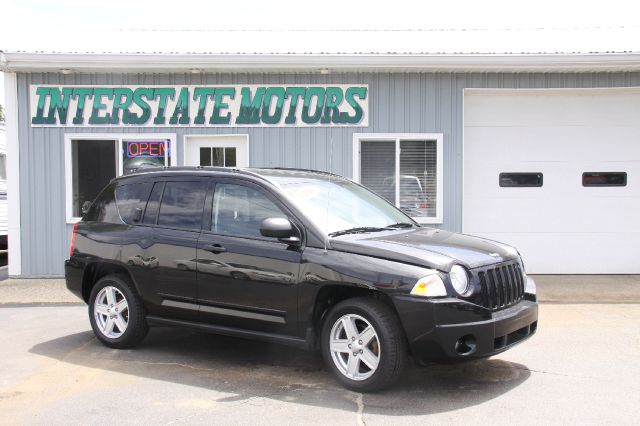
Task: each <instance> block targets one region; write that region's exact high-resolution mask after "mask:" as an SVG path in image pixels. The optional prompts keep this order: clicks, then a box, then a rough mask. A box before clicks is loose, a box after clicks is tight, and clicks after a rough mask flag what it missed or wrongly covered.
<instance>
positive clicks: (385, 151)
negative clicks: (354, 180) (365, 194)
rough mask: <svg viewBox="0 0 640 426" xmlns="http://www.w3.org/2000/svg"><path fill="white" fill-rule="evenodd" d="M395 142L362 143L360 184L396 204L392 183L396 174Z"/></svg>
mask: <svg viewBox="0 0 640 426" xmlns="http://www.w3.org/2000/svg"><path fill="white" fill-rule="evenodd" d="M395 163H396V142H395V141H362V144H361V145H360V183H361V184H363V185H364V186H366V187H367V188H369V189H370V190H372V191H373V192H375V193H376V194H378V195H379V196H381V197H382V198H385V199H386V200H387V201H389V202H390V203H391V204H396V189H395V185H394V183H393V179H394V176H395V174H396V164H395Z"/></svg>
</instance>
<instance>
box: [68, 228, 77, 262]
mask: <svg viewBox="0 0 640 426" xmlns="http://www.w3.org/2000/svg"><path fill="white" fill-rule="evenodd" d="M77 230H78V224H77V223H75V224H74V225H73V234H71V247H69V258H72V257H73V250H74V249H75V245H76V231H77Z"/></svg>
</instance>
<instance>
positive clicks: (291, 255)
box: [197, 179, 301, 335]
mask: <svg viewBox="0 0 640 426" xmlns="http://www.w3.org/2000/svg"><path fill="white" fill-rule="evenodd" d="M212 186H213V187H212V188H211V189H210V192H209V193H208V195H207V201H206V206H207V207H206V209H205V211H206V213H205V221H204V229H203V232H202V234H201V236H200V240H199V242H198V257H197V264H198V298H199V302H200V305H201V306H200V317H201V319H202V320H203V321H206V322H211V323H215V324H220V325H226V326H231V327H239V328H244V329H252V330H258V331H265V332H274V333H282V334H289V335H294V334H296V332H297V329H296V328H297V320H298V318H297V315H298V312H297V305H298V303H297V285H298V274H299V269H300V259H301V247H300V246H294V245H289V244H286V243H284V242H281V241H279V240H278V239H276V238H267V237H263V236H262V235H261V234H260V224H261V222H262V221H263V220H264V219H266V218H268V217H285V218H288V219H290V220H292V222H293V223H294V224H295V223H296V222H295V219H294V218H293V216H292V215H291V214H290V213H289V212H288V210H287V209H286V208H285V206H284V205H283V204H282V203H280V202H279V201H278V200H277V198H276V197H275V196H274V195H273V194H271V193H270V192H269V191H267V190H265V189H264V188H262V187H260V186H259V185H256V184H254V183H252V182H248V181H242V180H238V179H236V180H232V179H219V180H217V181H216V182H215V184H214V185H212ZM295 226H296V227H297V228H298V230H301V227H300V225H298V224H296V225H295Z"/></svg>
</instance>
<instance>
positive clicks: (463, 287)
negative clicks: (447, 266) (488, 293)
mask: <svg viewBox="0 0 640 426" xmlns="http://www.w3.org/2000/svg"><path fill="white" fill-rule="evenodd" d="M449 278H450V279H451V285H452V286H453V289H454V290H455V291H456V292H457V293H458V294H459V295H461V296H464V295H466V294H467V293H468V292H469V275H467V270H466V269H464V268H463V267H462V266H460V265H454V266H453V268H451V272H449Z"/></svg>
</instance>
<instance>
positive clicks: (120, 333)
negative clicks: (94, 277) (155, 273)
mask: <svg viewBox="0 0 640 426" xmlns="http://www.w3.org/2000/svg"><path fill="white" fill-rule="evenodd" d="M89 320H90V321H91V327H92V328H93V332H94V334H95V335H96V337H97V338H98V340H100V341H101V342H102V343H104V344H105V345H106V346H109V347H111V348H117V349H125V348H130V347H132V346H135V345H136V344H138V343H140V342H141V341H142V339H144V337H145V336H146V335H147V331H148V330H149V327H148V325H147V322H146V320H145V317H144V307H143V305H142V300H141V299H140V296H138V293H137V292H136V290H135V288H134V287H133V284H132V283H131V281H130V280H129V278H128V277H126V276H124V275H108V276H106V277H103V278H101V279H100V280H99V281H98V282H97V283H96V285H95V286H94V287H93V289H92V290H91V295H90V296H89Z"/></svg>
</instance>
